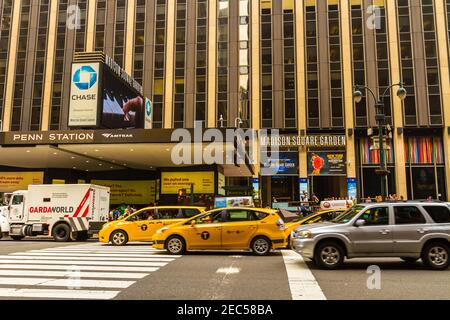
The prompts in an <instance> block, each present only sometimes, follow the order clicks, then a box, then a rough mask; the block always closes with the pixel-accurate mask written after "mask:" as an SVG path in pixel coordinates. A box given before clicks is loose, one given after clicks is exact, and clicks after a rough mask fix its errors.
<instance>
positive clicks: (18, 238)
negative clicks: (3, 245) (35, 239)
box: [11, 236, 25, 241]
mask: <svg viewBox="0 0 450 320" xmlns="http://www.w3.org/2000/svg"><path fill="white" fill-rule="evenodd" d="M23 238H25V237H24V236H11V239H13V240H14V241H19V240H22V239H23Z"/></svg>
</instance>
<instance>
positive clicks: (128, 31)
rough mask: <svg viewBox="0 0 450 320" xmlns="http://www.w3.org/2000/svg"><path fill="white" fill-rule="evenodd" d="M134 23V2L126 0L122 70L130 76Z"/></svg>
mask: <svg viewBox="0 0 450 320" xmlns="http://www.w3.org/2000/svg"><path fill="white" fill-rule="evenodd" d="M135 21H136V0H128V3H127V20H126V27H125V48H124V50H125V52H124V62H125V63H124V69H125V71H126V72H127V73H128V74H130V75H131V74H133V61H134V59H133V56H134V28H135Z"/></svg>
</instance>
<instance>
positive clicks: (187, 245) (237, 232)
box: [153, 208, 288, 256]
mask: <svg viewBox="0 0 450 320" xmlns="http://www.w3.org/2000/svg"><path fill="white" fill-rule="evenodd" d="M284 229H285V226H284V222H283V220H282V219H281V218H280V216H279V215H278V214H277V212H276V210H272V209H260V208H224V209H215V210H211V211H208V212H206V213H204V214H201V215H199V216H197V217H194V218H191V219H189V220H187V221H184V222H179V223H176V224H173V225H170V226H167V227H163V228H161V229H159V230H158V231H157V232H156V234H155V235H154V237H153V247H154V248H156V249H166V250H167V251H168V252H169V253H170V254H183V253H185V252H186V251H189V250H252V251H253V252H254V254H256V255H261V256H262V255H267V254H269V252H270V251H271V250H272V249H279V248H284V247H286V245H287V243H288V242H287V238H286V235H285V233H284Z"/></svg>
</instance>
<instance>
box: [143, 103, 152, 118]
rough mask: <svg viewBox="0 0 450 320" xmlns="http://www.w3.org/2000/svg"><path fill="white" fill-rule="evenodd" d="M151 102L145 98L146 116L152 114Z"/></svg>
mask: <svg viewBox="0 0 450 320" xmlns="http://www.w3.org/2000/svg"><path fill="white" fill-rule="evenodd" d="M152 110H153V108H152V102H151V101H150V100H148V99H147V102H146V103H145V112H146V114H147V117H150V116H151V115H152Z"/></svg>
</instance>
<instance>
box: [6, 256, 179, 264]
mask: <svg viewBox="0 0 450 320" xmlns="http://www.w3.org/2000/svg"><path fill="white" fill-rule="evenodd" d="M3 259H7V260H10V259H19V260H42V259H45V260H67V259H70V260H72V261H77V260H86V261H87V260H89V261H91V260H94V261H95V260H99V261H142V262H146V261H147V262H153V261H160V262H171V261H173V260H175V259H173V258H157V257H149V258H128V257H126V256H123V257H121V258H117V257H95V256H94V257H92V256H90V255H82V256H70V255H69V256H62V257H61V256H47V255H45V256H29V255H20V256H19V255H9V256H0V261H1V260H3Z"/></svg>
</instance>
